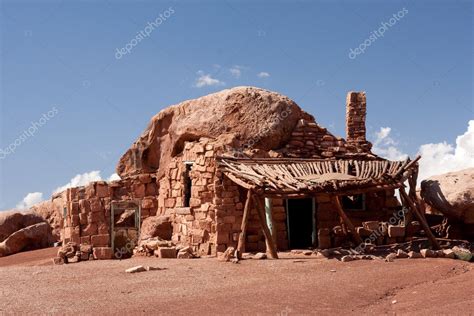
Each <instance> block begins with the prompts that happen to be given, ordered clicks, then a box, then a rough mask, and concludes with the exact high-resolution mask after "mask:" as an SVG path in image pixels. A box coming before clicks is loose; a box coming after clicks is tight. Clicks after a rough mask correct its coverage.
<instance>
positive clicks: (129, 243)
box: [111, 200, 141, 259]
mask: <svg viewBox="0 0 474 316" xmlns="http://www.w3.org/2000/svg"><path fill="white" fill-rule="evenodd" d="M140 205H141V203H140V201H134V200H131V201H117V202H115V201H114V202H112V212H111V234H112V235H111V239H112V249H113V251H114V258H116V259H125V258H130V257H131V256H132V255H133V249H134V248H135V246H137V245H138V238H139V235H140V214H141V207H140Z"/></svg>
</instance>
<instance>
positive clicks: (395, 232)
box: [356, 221, 421, 245]
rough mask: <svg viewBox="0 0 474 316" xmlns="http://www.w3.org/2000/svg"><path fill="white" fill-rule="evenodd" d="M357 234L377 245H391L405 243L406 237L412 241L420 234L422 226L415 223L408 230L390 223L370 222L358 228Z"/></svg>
mask: <svg viewBox="0 0 474 316" xmlns="http://www.w3.org/2000/svg"><path fill="white" fill-rule="evenodd" d="M356 230H357V233H358V234H359V235H360V237H361V238H362V239H363V240H364V241H365V242H369V243H372V244H376V245H390V244H395V243H397V242H403V241H404V239H405V237H406V239H408V240H410V239H411V238H412V237H414V236H415V235H417V234H418V233H420V231H421V225H420V223H419V222H418V221H413V222H411V224H410V225H409V226H408V229H407V228H406V227H405V226H402V225H391V224H390V223H388V222H378V221H369V222H363V223H362V226H360V227H356Z"/></svg>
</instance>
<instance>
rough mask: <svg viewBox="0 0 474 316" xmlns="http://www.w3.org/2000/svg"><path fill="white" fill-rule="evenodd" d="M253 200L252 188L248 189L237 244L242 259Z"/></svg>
mask: <svg viewBox="0 0 474 316" xmlns="http://www.w3.org/2000/svg"><path fill="white" fill-rule="evenodd" d="M251 200H252V190H248V191H247V200H245V207H244V216H243V218H242V224H241V225H240V235H239V242H238V244H237V258H238V259H241V257H242V253H244V252H245V237H246V235H247V224H248V222H249V215H250V205H251V204H250V202H251Z"/></svg>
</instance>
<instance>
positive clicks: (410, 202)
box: [400, 188, 440, 249]
mask: <svg viewBox="0 0 474 316" xmlns="http://www.w3.org/2000/svg"><path fill="white" fill-rule="evenodd" d="M400 194H401V196H403V199H404V200H405V201H406V202H407V203H408V209H410V210H411V211H412V212H413V214H414V215H415V216H416V217H417V218H418V220H419V221H420V224H421V226H422V227H423V230H424V231H425V233H426V235H428V239H429V241H430V243H431V245H432V246H433V248H434V249H440V247H439V244H438V241H437V240H436V238H435V236H434V235H433V233H432V232H431V228H430V226H429V225H428V223H427V222H426V221H425V218H424V217H423V216H421V214H420V213H419V212H418V209H417V207H416V204H415V203H414V202H413V200H412V199H411V198H410V197H409V196H408V195H407V193H406V192H405V190H404V188H402V189H400Z"/></svg>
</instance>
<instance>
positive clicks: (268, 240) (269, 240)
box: [252, 195, 278, 259]
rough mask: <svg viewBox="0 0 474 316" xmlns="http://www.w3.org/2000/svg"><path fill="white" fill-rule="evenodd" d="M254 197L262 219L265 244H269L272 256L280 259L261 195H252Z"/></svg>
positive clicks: (269, 251)
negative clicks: (266, 218)
mask: <svg viewBox="0 0 474 316" xmlns="http://www.w3.org/2000/svg"><path fill="white" fill-rule="evenodd" d="M252 198H253V200H254V202H255V206H256V208H257V214H258V217H259V219H260V225H261V226H262V230H263V234H264V235H265V244H266V245H267V252H268V254H269V255H270V257H271V258H273V259H278V254H277V251H276V246H275V244H274V243H273V239H272V235H271V234H270V230H269V229H268V226H267V222H266V220H265V214H264V210H263V207H262V202H260V199H259V197H258V196H256V195H252Z"/></svg>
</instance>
